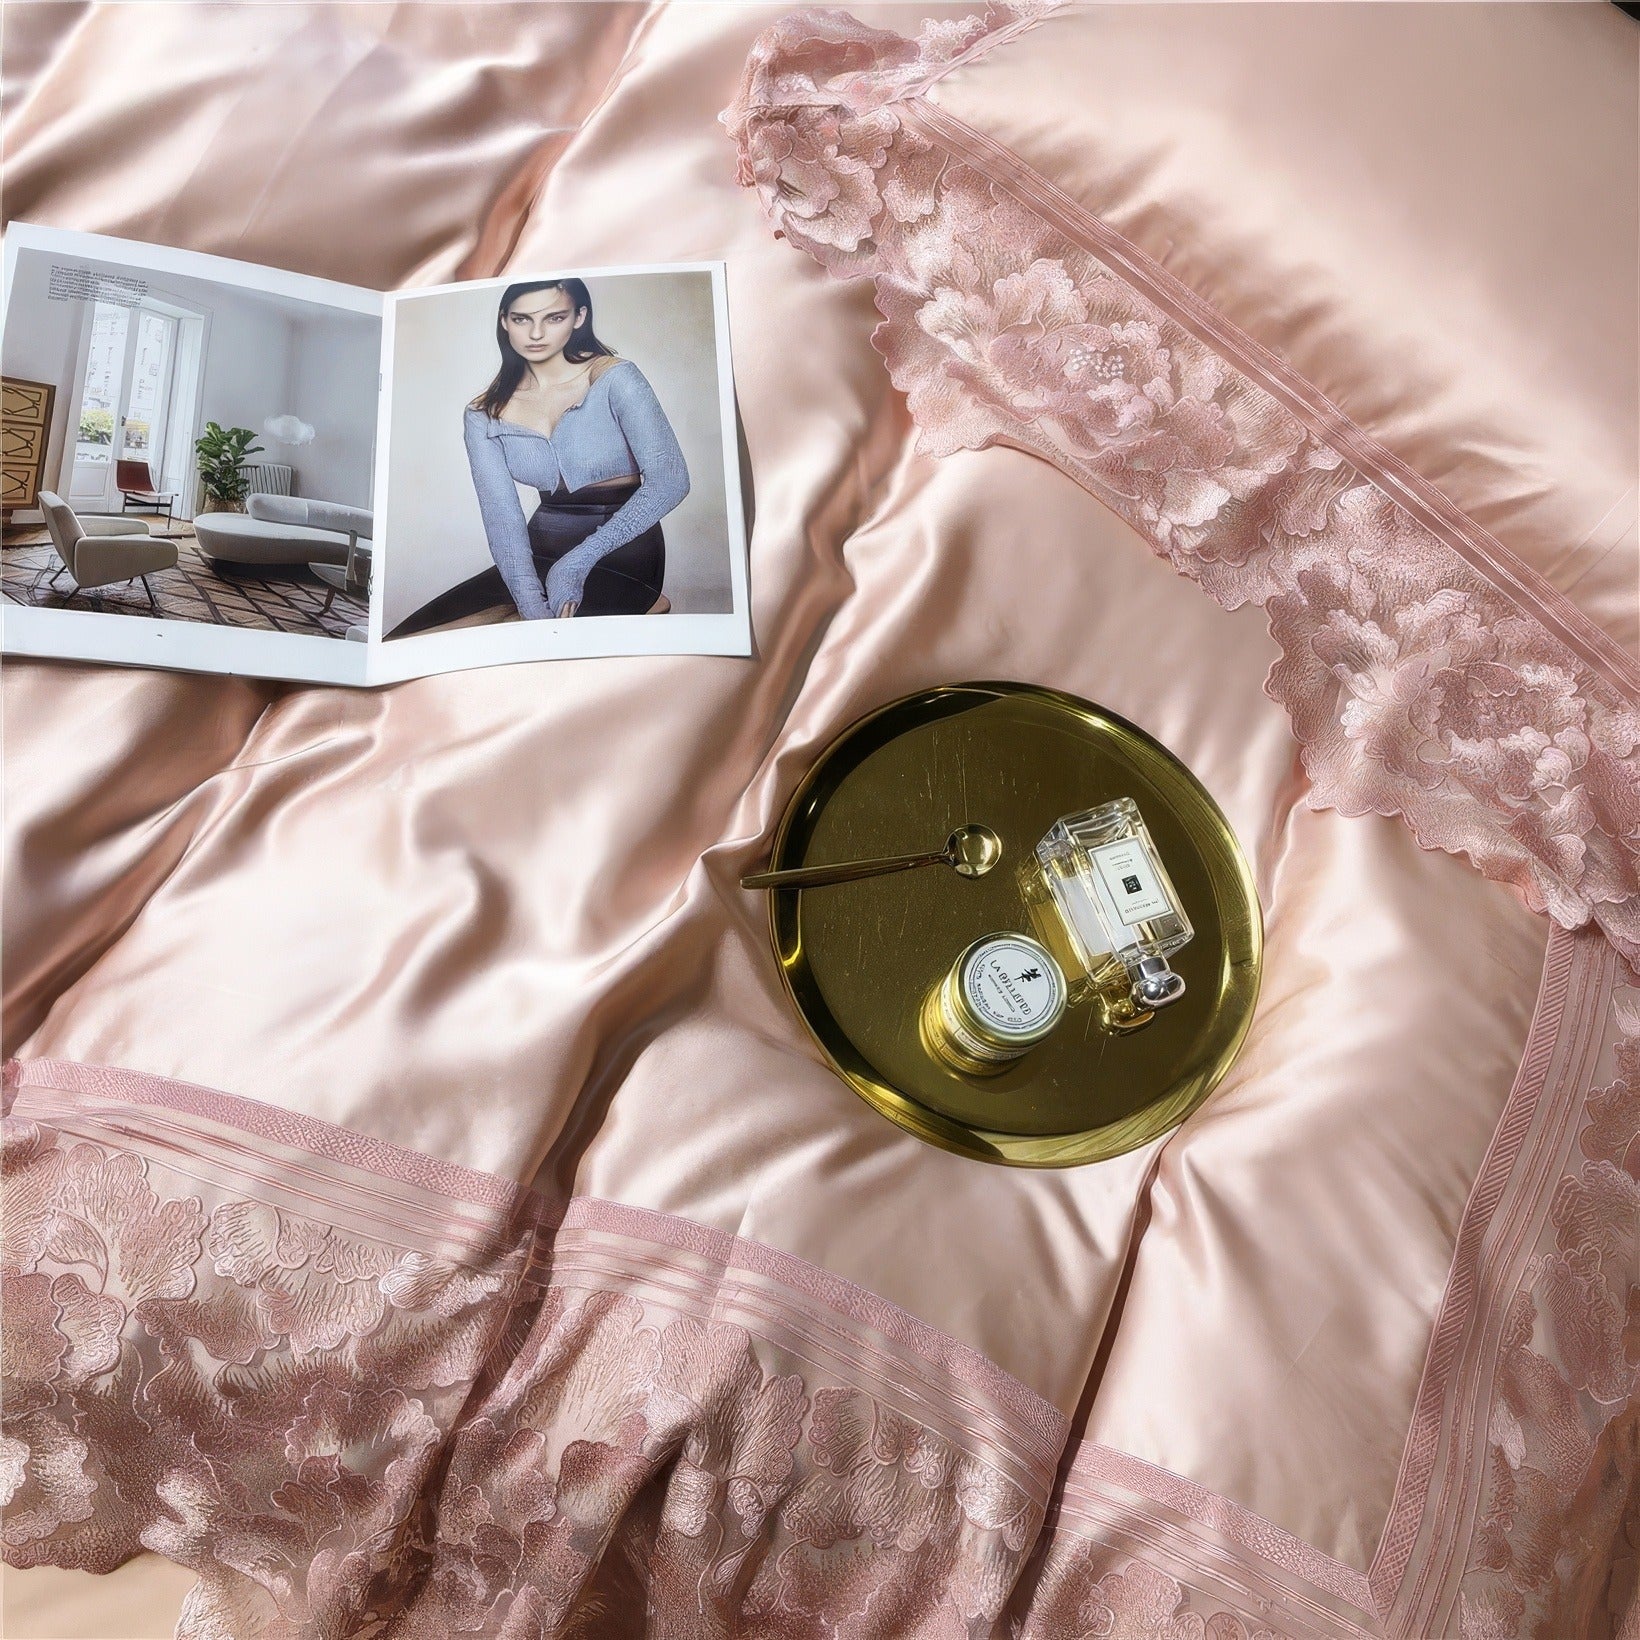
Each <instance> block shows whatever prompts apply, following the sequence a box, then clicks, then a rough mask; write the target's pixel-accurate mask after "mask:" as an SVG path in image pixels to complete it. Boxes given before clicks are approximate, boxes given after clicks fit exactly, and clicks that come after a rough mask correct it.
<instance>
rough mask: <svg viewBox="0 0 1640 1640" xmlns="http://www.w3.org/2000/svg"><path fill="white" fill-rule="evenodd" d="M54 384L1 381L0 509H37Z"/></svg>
mask: <svg viewBox="0 0 1640 1640" xmlns="http://www.w3.org/2000/svg"><path fill="white" fill-rule="evenodd" d="M56 392H57V390H56V389H55V388H54V387H53V386H52V385H51V383H50V382H25V381H14V380H8V381H0V508H3V509H4V510H5V511H6V512H10V511H11V509H12V508H13V507H33V506H35V505H37V502H36V499H35V498H36V496H38V494H39V491H40V481H41V478H42V477H43V475H44V473H45V465H46V439H47V437H48V436H49V434H50V432H51V404H52V400H53V399H54V398H55V397H56Z"/></svg>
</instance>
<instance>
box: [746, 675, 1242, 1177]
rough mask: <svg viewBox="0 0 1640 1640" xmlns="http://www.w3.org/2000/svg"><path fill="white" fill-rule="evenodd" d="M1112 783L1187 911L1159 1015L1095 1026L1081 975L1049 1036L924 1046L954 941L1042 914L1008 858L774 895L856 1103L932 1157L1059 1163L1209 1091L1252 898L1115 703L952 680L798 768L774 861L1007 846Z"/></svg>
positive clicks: (1227, 1036)
mask: <svg viewBox="0 0 1640 1640" xmlns="http://www.w3.org/2000/svg"><path fill="white" fill-rule="evenodd" d="M1123 796H1128V797H1132V798H1133V799H1134V800H1135V801H1136V802H1137V803H1138V805H1139V807H1140V809H1142V810H1143V813H1144V816H1145V819H1146V822H1147V823H1148V825H1149V827H1150V830H1151V832H1152V834H1153V835H1154V838H1155V842H1156V846H1157V848H1158V849H1159V851H1160V853H1161V856H1162V858H1163V859H1165V861H1166V862H1167V867H1168V871H1169V873H1170V874H1171V876H1172V879H1173V882H1174V885H1175V886H1176V888H1177V892H1178V894H1179V897H1180V900H1181V902H1182V903H1183V905H1184V906H1185V907H1186V908H1187V909H1188V911H1189V915H1190V920H1191V922H1192V924H1193V925H1194V929H1195V937H1194V939H1193V940H1192V941H1191V943H1190V944H1189V945H1187V946H1186V947H1185V948H1184V949H1183V950H1182V951H1180V952H1179V954H1178V957H1177V959H1176V962H1175V966H1176V967H1177V969H1178V971H1179V973H1180V974H1181V975H1182V976H1183V977H1184V978H1185V980H1186V982H1187V984H1186V988H1185V992H1184V994H1183V995H1181V996H1180V997H1179V999H1178V1000H1177V1001H1176V1002H1173V1003H1171V1004H1169V1006H1168V1007H1166V1008H1165V1009H1163V1010H1162V1011H1161V1012H1160V1013H1159V1014H1157V1015H1156V1016H1155V1020H1154V1023H1147V1022H1149V1021H1150V1020H1151V1017H1152V1016H1151V1015H1149V1014H1139V1015H1137V1016H1135V1015H1133V1013H1132V1011H1131V1010H1129V1012H1128V1015H1127V1017H1126V1018H1123V1017H1121V1010H1120V1009H1117V1010H1116V1011H1115V1015H1114V1017H1111V1018H1110V1019H1109V1021H1108V1022H1107V1020H1106V1018H1105V1016H1104V1014H1103V1013H1102V1009H1105V1008H1108V1007H1109V1006H1110V999H1109V998H1105V997H1102V995H1101V993H1100V991H1099V990H1098V989H1097V988H1095V987H1083V988H1082V993H1081V999H1080V1000H1079V1001H1078V1002H1077V1003H1076V1004H1075V1005H1074V1006H1072V1007H1071V1008H1070V1009H1069V1010H1068V1011H1067V1012H1066V1013H1065V1015H1064V1016H1063V1018H1062V1019H1061V1020H1060V1021H1059V1023H1058V1024H1057V1026H1056V1027H1055V1028H1054V1030H1053V1032H1052V1034H1051V1035H1049V1036H1048V1037H1046V1038H1045V1039H1044V1040H1043V1041H1041V1042H1039V1043H1037V1044H1036V1045H1035V1046H1034V1047H1032V1048H1031V1050H1030V1052H1029V1053H1027V1054H1025V1055H1024V1056H1023V1057H1022V1058H1021V1059H1019V1060H1018V1061H1016V1062H1015V1063H1013V1064H1011V1065H1009V1066H1007V1067H1006V1068H1005V1069H1003V1070H1001V1071H1000V1072H995V1073H993V1074H990V1075H986V1076H972V1075H966V1074H964V1073H962V1072H961V1071H959V1070H957V1069H955V1068H954V1067H953V1066H952V1065H950V1064H949V1063H946V1062H944V1061H942V1060H941V1059H940V1058H939V1057H938V1056H937V1055H935V1054H933V1053H931V1052H930V1051H929V1049H928V1046H927V1044H926V1042H925V1040H924V1035H923V1032H922V1030H921V1028H920V1020H921V1014H922V1009H923V1005H924V1002H925V1000H926V998H927V996H928V994H929V989H930V987H931V986H933V985H935V984H936V983H937V982H938V981H939V979H940V977H941V976H942V975H943V974H945V973H946V972H947V971H948V970H949V969H950V967H951V965H952V963H953V962H954V961H955V959H956V957H957V956H958V954H959V953H960V952H961V951H962V950H963V948H964V947H965V946H967V945H969V944H970V943H971V942H972V941H974V940H976V939H978V938H980V937H981V936H982V935H986V934H990V933H993V932H995V931H997V930H1002V929H1015V930H1017V931H1019V932H1022V933H1031V932H1032V931H1033V929H1034V928H1036V927H1037V926H1038V925H1037V924H1036V923H1034V922H1033V919H1032V916H1031V911H1030V908H1029V907H1028V906H1027V904H1026V901H1025V896H1024V893H1023V892H1022V885H1021V877H1020V874H1019V873H1017V872H1015V871H993V872H990V873H989V874H988V875H986V876H984V877H982V878H976V879H970V880H968V881H965V882H961V883H958V882H955V881H953V877H952V874H951V873H948V872H944V871H938V872H930V871H901V872H898V873H896V874H895V875H892V876H881V877H876V878H871V879H866V880H860V881H851V882H844V883H840V884H838V885H836V886H835V887H830V888H827V889H826V890H825V892H823V893H813V892H811V891H808V890H804V889H794V888H790V887H781V888H776V889H774V890H773V891H772V892H771V893H770V895H769V918H770V925H771V928H772V932H773V937H774V945H775V951H776V954H777V955H778V957H779V959H780V965H781V971H782V974H783V975H784V977H785V980H786V984H787V987H788V989H789V990H790V992H791V996H792V1000H793V1001H794V1003H795V1004H796V1006H797V1009H798V1012H799V1013H800V1014H801V1015H802V1017H803V1019H804V1021H805V1022H806V1023H807V1025H808V1027H809V1029H810V1031H811V1032H812V1033H813V1035H814V1037H815V1040H816V1041H817V1042H818V1043H819V1044H820V1047H821V1048H822V1049H823V1051H824V1052H825V1054H826V1057H827V1058H828V1060H829V1061H830V1062H831V1064H832V1065H833V1066H834V1067H835V1068H836V1070H837V1071H838V1072H839V1074H840V1075H841V1076H842V1077H843V1078H844V1080H846V1081H847V1082H848V1083H849V1084H850V1086H851V1087H853V1088H854V1089H855V1091H856V1092H857V1093H859V1094H860V1095H861V1097H862V1098H864V1099H865V1100H866V1101H867V1102H868V1103H870V1104H871V1105H873V1106H874V1107H875V1108H876V1109H877V1110H879V1111H881V1112H882V1113H883V1114H884V1115H885V1116H887V1117H889V1118H890V1119H891V1120H892V1121H895V1122H897V1123H899V1125H900V1126H902V1127H904V1128H906V1129H907V1130H909V1131H910V1132H912V1133H915V1134H917V1135H918V1136H919V1137H920V1138H923V1139H925V1140H927V1141H929V1142H930V1143H932V1144H936V1145H941V1146H943V1147H944V1148H946V1149H948V1150H954V1151H957V1152H959V1153H961V1154H963V1155H967V1156H973V1157H977V1158H980V1159H983V1160H987V1161H994V1162H1006V1163H1010V1164H1013V1165H1017V1166H1027V1167H1069V1166H1074V1165H1076V1164H1078V1163H1083V1162H1092V1161H1099V1160H1102V1159H1104V1158H1106V1157H1110V1156H1118V1155H1121V1154H1122V1153H1123V1152H1125V1151H1129V1150H1133V1149H1135V1148H1137V1147H1138V1146H1140V1145H1143V1144H1146V1143H1148V1142H1149V1141H1150V1140H1151V1139H1153V1138H1155V1137H1157V1136H1158V1135H1159V1134H1162V1133H1165V1132H1166V1131H1167V1130H1168V1129H1169V1128H1172V1127H1174V1126H1176V1125H1177V1124H1178V1123H1179V1122H1181V1121H1182V1120H1183V1119H1184V1118H1185V1117H1186V1116H1187V1115H1189V1113H1190V1112H1191V1111H1192V1110H1194V1109H1195V1108H1196V1107H1197V1106H1198V1105H1200V1104H1201V1102H1202V1101H1203V1100H1204V1099H1205V1098H1206V1097H1207V1096H1208V1094H1209V1093H1210V1092H1211V1091H1212V1090H1213V1088H1214V1087H1215V1086H1216V1085H1217V1083H1218V1082H1219V1080H1220V1079H1221V1078H1222V1077H1223V1075H1224V1073H1225V1071H1226V1070H1228V1068H1229V1066H1230V1064H1231V1062H1232V1061H1233V1060H1234V1058H1235V1056H1236V1053H1237V1051H1238V1049H1239V1048H1240V1046H1241V1043H1242V1039H1243V1038H1244V1037H1245V1036H1246V1034H1247V1028H1248V1025H1249V1024H1250V1022H1251V1020H1252V1014H1253V1005H1254V1002H1255V1001H1256V999H1257V996H1258V983H1259V971H1260V964H1261V957H1262V946H1263V925H1262V919H1261V914H1260V911H1259V905H1258V898H1257V895H1256V893H1255V892H1254V888H1253V882H1252V875H1251V872H1250V871H1249V869H1248V866H1247V862H1246V860H1245V859H1244V857H1243V856H1242V853H1241V849H1240V847H1239V845H1238V844H1237V842H1236V839H1235V836H1234V834H1233V833H1232V831H1231V829H1230V826H1229V823H1228V822H1227V821H1226V819H1225V817H1224V815H1223V813H1222V812H1221V811H1220V810H1219V808H1218V806H1217V804H1215V803H1214V802H1213V800H1212V798H1211V797H1209V796H1208V794H1207V792H1206V790H1205V789H1204V788H1203V787H1202V785H1201V783H1200V782H1199V781H1198V780H1197V779H1196V778H1195V776H1194V775H1192V774H1191V773H1190V771H1189V770H1188V769H1187V768H1185V766H1184V765H1183V764H1182V763H1180V762H1179V760H1178V759H1177V758H1175V757H1174V756H1173V755H1172V753H1170V752H1169V751H1168V750H1167V749H1166V748H1165V747H1163V746H1162V745H1160V744H1159V743H1158V742H1157V741H1155V740H1153V739H1152V738H1151V737H1150V736H1149V735H1147V734H1145V733H1144V732H1143V731H1142V730H1140V729H1138V728H1136V727H1135V726H1134V725H1133V724H1131V723H1128V722H1127V721H1126V720H1125V719H1123V718H1120V717H1117V716H1116V715H1115V714H1114V713H1111V712H1107V711H1105V710H1103V709H1102V708H1101V707H1098V706H1095V705H1092V704H1091V703H1089V702H1087V701H1082V700H1078V699H1076V698H1075V697H1073V696H1070V695H1064V694H1060V693H1057V692H1056V691H1053V690H1048V689H1039V688H1036V687H1033V686H1031V685H1027V684H1018V683H965V684H952V685H947V686H944V687H941V688H937V689H929V690H925V691H922V692H920V693H918V694H915V695H909V696H907V697H905V698H904V699H903V700H898V701H894V702H892V703H891V704H889V705H887V706H884V707H882V708H881V709H880V710H878V711H876V712H873V713H871V714H870V715H869V716H867V717H865V718H862V719H860V720H859V721H858V722H856V723H854V724H852V725H851V726H850V727H849V728H848V729H847V730H845V731H844V733H843V734H842V735H841V736H839V737H838V739H837V740H836V741H834V742H833V743H832V745H831V746H830V747H828V748H827V749H826V751H825V752H824V753H823V754H822V755H821V757H820V758H819V760H818V761H817V762H816V763H815V765H814V767H813V768H812V769H810V770H809V772H808V774H807V775H806V776H805V777H804V779H803V781H802V783H801V784H800V785H799V787H798V789H797V790H796V792H794V793H793V795H792V798H791V801H790V802H789V803H788V805H787V807H786V811H785V814H784V816H783V817H782V819H781V822H780V825H779V828H778V829H777V831H776V834H775V840H774V847H773V850H772V851H771V857H770V862H769V863H770V867H771V869H772V870H775V871H784V870H795V869H798V868H801V867H807V866H819V865H825V864H830V863H833V862H851V861H861V860H871V859H875V858H881V857H885V856H891V855H895V854H898V853H901V852H903V850H904V848H905V845H906V842H907V840H912V841H914V840H915V839H916V838H918V837H926V836H929V835H933V836H936V837H937V836H939V835H940V833H941V832H942V831H949V830H952V829H954V828H955V827H957V826H958V825H961V824H965V823H980V822H983V823H984V824H985V825H986V826H988V827H990V828H991V829H992V830H994V831H995V833H996V834H997V836H998V837H999V838H1000V840H1001V845H1002V850H1003V852H1004V854H1005V855H1006V857H1007V858H1009V859H1010V860H1014V861H1021V860H1026V859H1029V858H1030V856H1031V854H1032V851H1033V850H1034V848H1035V846H1036V844H1037V842H1038V840H1039V839H1040V838H1042V836H1043V835H1044V834H1045V833H1046V832H1047V831H1048V829H1049V828H1050V827H1051V826H1052V825H1053V824H1054V822H1055V820H1057V819H1058V818H1059V817H1060V816H1062V815H1066V814H1071V813H1074V812H1075V811H1078V810H1083V809H1089V808H1093V807H1095V806H1097V805H1099V804H1101V803H1104V802H1108V801H1109V800H1111V799H1113V798H1116V797H1123ZM1140 1025H1143V1026H1145V1027H1146V1028H1144V1029H1135V1028H1133V1027H1136V1026H1140ZM1123 1026H1126V1027H1127V1028H1126V1029H1122V1028H1120V1027H1123Z"/></svg>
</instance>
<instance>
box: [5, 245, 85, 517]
mask: <svg viewBox="0 0 1640 1640" xmlns="http://www.w3.org/2000/svg"><path fill="white" fill-rule="evenodd" d="M52 260H53V259H52V258H51V257H49V256H44V255H42V254H41V253H40V252H38V251H30V250H24V251H19V252H18V254H17V266H16V268H15V269H14V270H13V276H12V286H11V302H10V305H9V306H8V307H7V309H6V330H5V341H4V344H3V347H0V375H6V376H11V377H14V378H16V379H18V380H20V381H33V382H51V383H52V384H53V385H54V386H55V387H56V389H57V396H56V398H55V400H54V401H53V403H52V407H51V428H50V431H49V433H48V435H47V438H46V464H45V469H44V473H43V476H42V478H41V480H40V488H41V489H43V490H56V491H58V492H59V493H60V494H63V495H66V494H67V493H68V491H67V488H66V487H65V486H64V484H63V483H62V480H61V474H62V465H63V449H64V444H65V440H66V438H67V428H68V424H69V416H70V413H71V409H72V408H73V407H71V406H70V404H69V399H70V397H71V395H72V391H73V386H74V363H75V355H76V353H77V352H78V350H79V342H80V321H81V315H82V311H83V308H84V303H82V302H78V301H74V302H52V301H48V300H47V299H46V286H47V282H48V281H49V280H50V278H51V263H52ZM19 516H30V515H28V514H19ZM32 516H36V517H37V516H39V515H38V514H37V513H36V514H34V515H32Z"/></svg>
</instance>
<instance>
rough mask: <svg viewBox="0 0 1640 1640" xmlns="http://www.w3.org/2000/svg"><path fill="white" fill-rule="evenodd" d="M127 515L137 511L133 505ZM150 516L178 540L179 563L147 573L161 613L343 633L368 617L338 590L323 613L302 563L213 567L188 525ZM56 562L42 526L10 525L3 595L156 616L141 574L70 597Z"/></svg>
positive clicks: (320, 593)
mask: <svg viewBox="0 0 1640 1640" xmlns="http://www.w3.org/2000/svg"><path fill="white" fill-rule="evenodd" d="M131 516H132V518H136V517H138V516H140V515H139V514H137V513H135V512H133V513H132V514H131ZM148 523H149V527H150V530H151V532H152V533H153V534H154V535H157V536H158V535H163V536H166V537H167V538H168V539H170V540H174V541H175V542H176V546H177V566H176V568H175V569H162V570H158V571H155V572H154V573H153V574H151V575H150V576H149V577H148V584H149V586H151V587H152V588H153V589H154V599H155V601H156V602H157V603H158V605H159V613H160V616H161V618H162V619H164V620H168V621H206V622H209V623H210V624H212V625H214V626H241V627H253V628H255V629H257V630H258V631H262V632H299V633H304V634H306V635H308V636H320V637H326V638H345V637H346V636H347V629H348V627H350V626H352V625H355V624H356V623H358V622H361V621H363V620H364V619H365V610H364V605H363V604H362V603H361V602H360V601H359V600H358V599H356V598H347V597H344V596H343V595H342V594H341V593H339V592H338V593H337V594H336V598H335V601H334V602H333V603H332V604H331V606H330V609H329V611H328V613H326V612H324V611H323V610H322V609H321V606H322V605H323V603H324V601H325V594H326V593H327V592H328V591H329V590H330V589H329V588H328V587H326V586H325V584H324V583H323V582H322V581H321V580H320V579H319V578H318V577H317V576H316V575H314V574H313V573H312V572H311V571H310V570H309V569H308V568H307V567H306V565H302V564H295V565H291V566H288V567H287V566H284V565H273V564H268V565H257V566H254V567H251V566H247V567H246V568H244V569H242V570H241V569H239V568H238V567H237V566H235V565H232V564H224V565H222V566H221V568H216V567H213V565H212V564H211V561H210V560H209V559H208V558H206V557H205V555H204V554H203V553H201V552H200V550H199V544H198V542H197V541H196V540H195V539H194V531H193V526H192V525H191V524H185V523H183V522H182V521H181V520H180V519H179V520H178V521H177V522H176V523H174V524H173V525H172V526H171V528H170V530H169V531H167V530H166V527H165V520H164V518H163V517H155V518H151V519H149V520H148ZM60 569H62V561H61V560H60V559H59V558H58V557H57V554H56V551H55V550H54V549H53V547H52V545H51V542H50V539H49V537H48V536H47V535H46V532H45V528H44V526H43V525H29V526H23V527H20V528H18V529H16V530H7V531H6V534H5V538H4V540H3V541H0V598H3V599H4V601H5V602H6V603H8V604H28V605H32V606H33V607H34V608H36V609H90V610H97V611H100V612H102V613H104V614H109V615H140V616H142V617H143V618H144V619H152V618H153V611H152V610H151V609H150V608H149V606H148V594H147V593H146V592H144V591H143V590H142V582H141V581H119V582H116V583H115V584H114V585H113V586H106V587H97V588H96V589H95V590H93V591H89V592H82V593H80V594H79V595H78V596H76V597H75V598H73V600H72V601H70V598H69V594H70V593H71V592H73V590H74V588H73V583H72V582H71V581H70V580H69V578H68V575H67V573H66V572H65V573H64V574H63V575H61V576H60V577H59V578H58V581H57V584H56V586H53V585H52V584H51V578H52V575H53V573H54V572H56V571H57V570H60Z"/></svg>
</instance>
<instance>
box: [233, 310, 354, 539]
mask: <svg viewBox="0 0 1640 1640" xmlns="http://www.w3.org/2000/svg"><path fill="white" fill-rule="evenodd" d="M289 358H290V374H289V378H288V382H287V391H286V398H285V403H284V409H285V410H288V411H290V412H291V414H293V415H297V416H300V417H301V418H302V420H303V421H305V422H308V423H310V424H311V425H312V426H313V427H315V428H316V429H317V430H318V437H317V438H315V439H314V441H313V442H312V443H311V444H304V445H301V446H300V447H299V448H297V449H292V448H291V447H290V446H289V445H285V444H279V443H276V442H275V441H274V440H273V439H271V438H269V437H268V436H267V435H266V434H265V433H264V434H263V435H262V436H261V439H260V440H259V442H260V443H262V444H265V445H266V446H267V454H265V455H261V456H258V457H256V458H255V459H256V460H258V461H283V462H287V463H289V465H290V466H292V467H294V468H295V469H296V491H297V494H299V495H305V496H309V497H312V498H314V499H316V500H320V501H339V502H341V503H342V504H343V505H345V506H349V507H368V506H369V505H370V494H371V489H372V486H373V484H374V480H375V453H376V405H377V399H378V393H377V381H378V378H379V376H380V374H381V326H380V325H379V324H378V323H377V322H376V321H375V320H374V319H368V320H367V319H364V318H362V316H360V315H357V314H351V313H324V312H316V313H315V314H314V316H313V317H312V318H303V319H298V320H297V322H296V323H295V324H294V325H293V326H292V329H291V335H290V344H289ZM256 425H257V426H260V425H261V424H260V423H257V424H256Z"/></svg>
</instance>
